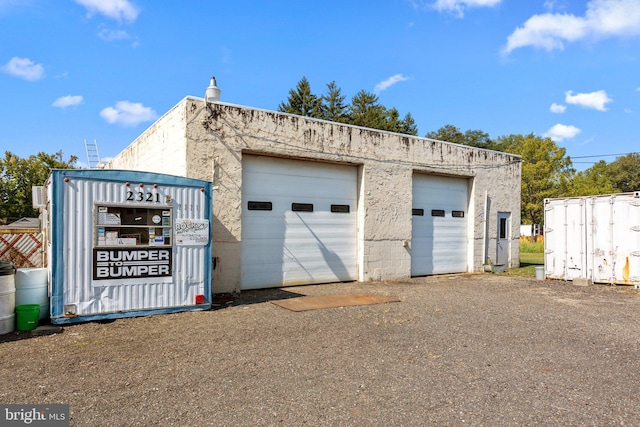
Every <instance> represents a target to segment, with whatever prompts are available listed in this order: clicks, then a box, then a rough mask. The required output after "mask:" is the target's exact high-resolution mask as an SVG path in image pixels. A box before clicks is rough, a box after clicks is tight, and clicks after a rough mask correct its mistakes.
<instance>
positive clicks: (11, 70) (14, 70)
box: [2, 56, 44, 81]
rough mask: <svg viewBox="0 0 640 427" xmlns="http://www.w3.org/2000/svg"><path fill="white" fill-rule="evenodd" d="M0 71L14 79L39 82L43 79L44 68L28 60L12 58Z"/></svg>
mask: <svg viewBox="0 0 640 427" xmlns="http://www.w3.org/2000/svg"><path fill="white" fill-rule="evenodd" d="M2 71H4V72H5V73H7V74H10V75H12V76H14V77H19V78H21V79H24V80H28V81H35V80H40V79H41V78H43V77H44V66H43V65H42V64H36V63H35V62H33V61H32V60H30V59H29V58H18V57H17V56H14V57H13V58H11V59H10V60H9V62H7V65H5V66H3V67H2Z"/></svg>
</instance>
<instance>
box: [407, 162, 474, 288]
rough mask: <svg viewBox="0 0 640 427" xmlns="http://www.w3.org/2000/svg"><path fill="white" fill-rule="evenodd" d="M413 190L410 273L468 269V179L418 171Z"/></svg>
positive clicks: (453, 271) (421, 273)
mask: <svg viewBox="0 0 640 427" xmlns="http://www.w3.org/2000/svg"><path fill="white" fill-rule="evenodd" d="M412 193H413V209H414V210H415V209H418V210H421V212H422V213H423V215H413V217H412V239H411V274H412V275H413V276H423V275H429V274H444V273H460V272H465V271H467V221H468V219H467V217H468V215H467V212H466V211H467V205H468V189H467V180H466V179H464V178H452V177H440V176H430V175H421V174H415V175H414V179H413V191H412ZM454 212H456V215H458V216H460V217H454V216H453V215H454ZM441 215H443V216H441Z"/></svg>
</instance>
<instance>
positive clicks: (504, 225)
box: [499, 218, 507, 239]
mask: <svg viewBox="0 0 640 427" xmlns="http://www.w3.org/2000/svg"><path fill="white" fill-rule="evenodd" d="M499 227H500V231H499V235H500V237H499V238H500V239H506V238H507V218H500V224H499Z"/></svg>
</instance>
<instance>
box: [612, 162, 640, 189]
mask: <svg viewBox="0 0 640 427" xmlns="http://www.w3.org/2000/svg"><path fill="white" fill-rule="evenodd" d="M608 171H609V176H610V177H611V181H612V182H613V186H614V188H615V189H616V190H617V191H619V192H621V193H628V192H632V191H640V153H629V154H627V155H625V156H622V157H618V158H617V159H615V160H614V161H613V162H611V163H610V164H609V167H608Z"/></svg>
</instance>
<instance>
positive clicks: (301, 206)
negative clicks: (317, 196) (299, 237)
mask: <svg viewBox="0 0 640 427" xmlns="http://www.w3.org/2000/svg"><path fill="white" fill-rule="evenodd" d="M291 210H292V211H294V212H313V203H291Z"/></svg>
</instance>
